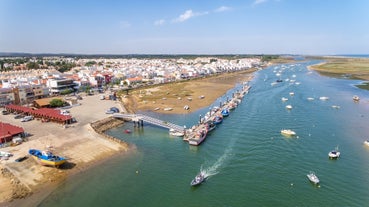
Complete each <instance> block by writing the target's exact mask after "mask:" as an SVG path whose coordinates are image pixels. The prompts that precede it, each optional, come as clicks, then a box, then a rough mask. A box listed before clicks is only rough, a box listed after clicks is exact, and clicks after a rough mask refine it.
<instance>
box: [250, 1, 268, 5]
mask: <svg viewBox="0 0 369 207" xmlns="http://www.w3.org/2000/svg"><path fill="white" fill-rule="evenodd" d="M267 1H268V0H255V1H254V3H253V5H257V4H262V3H265V2H267Z"/></svg>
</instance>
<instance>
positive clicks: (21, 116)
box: [14, 114, 24, 119]
mask: <svg viewBox="0 0 369 207" xmlns="http://www.w3.org/2000/svg"><path fill="white" fill-rule="evenodd" d="M23 117H24V115H23V114H17V115H15V116H14V119H21V118H23Z"/></svg>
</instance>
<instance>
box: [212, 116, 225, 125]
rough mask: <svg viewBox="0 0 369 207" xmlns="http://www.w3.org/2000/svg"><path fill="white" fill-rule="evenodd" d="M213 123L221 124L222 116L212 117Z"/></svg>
mask: <svg viewBox="0 0 369 207" xmlns="http://www.w3.org/2000/svg"><path fill="white" fill-rule="evenodd" d="M213 122H214V124H221V123H222V122H223V116H220V115H216V116H215V117H214V119H213Z"/></svg>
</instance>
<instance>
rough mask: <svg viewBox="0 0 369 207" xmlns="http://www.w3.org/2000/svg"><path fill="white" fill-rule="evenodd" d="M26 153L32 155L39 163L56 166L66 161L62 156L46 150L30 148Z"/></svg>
mask: <svg viewBox="0 0 369 207" xmlns="http://www.w3.org/2000/svg"><path fill="white" fill-rule="evenodd" d="M28 153H29V154H30V155H31V156H32V157H33V159H35V160H36V161H37V162H39V163H40V164H41V165H48V166H55V167H58V166H60V165H62V164H64V163H65V161H66V159H65V158H64V157H60V156H57V155H54V154H53V153H51V152H50V151H47V150H44V151H41V150H37V149H30V150H29V151H28Z"/></svg>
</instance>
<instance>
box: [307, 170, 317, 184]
mask: <svg viewBox="0 0 369 207" xmlns="http://www.w3.org/2000/svg"><path fill="white" fill-rule="evenodd" d="M306 176H307V177H308V179H309V180H310V182H312V183H314V184H319V182H320V180H319V178H318V176H316V175H315V173H314V172H312V171H310V173H309V174H307V175H306Z"/></svg>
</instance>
